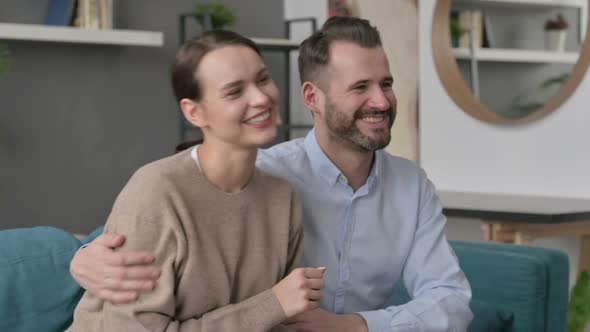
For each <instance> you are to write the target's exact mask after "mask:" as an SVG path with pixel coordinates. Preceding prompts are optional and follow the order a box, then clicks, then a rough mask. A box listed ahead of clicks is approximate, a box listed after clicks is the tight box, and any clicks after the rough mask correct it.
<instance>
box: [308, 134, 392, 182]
mask: <svg viewBox="0 0 590 332" xmlns="http://www.w3.org/2000/svg"><path fill="white" fill-rule="evenodd" d="M304 145H305V151H306V153H307V156H308V158H309V161H310V164H311V168H312V169H313V172H314V173H315V174H316V175H318V176H320V177H321V178H323V179H324V180H326V182H328V183H329V184H330V185H331V186H332V185H334V184H335V183H336V182H337V181H338V179H339V178H340V177H343V176H344V175H343V174H342V172H341V171H340V170H339V169H338V167H336V165H334V163H332V161H331V160H330V159H329V158H328V156H326V154H325V153H324V151H323V150H322V148H321V147H320V144H319V143H318V140H317V137H316V135H315V129H312V130H310V132H309V133H308V134H307V136H306V137H305V141H304ZM381 158H382V156H380V153H379V151H377V152H376V153H375V160H374V161H373V166H372V167H371V172H370V173H369V178H368V179H367V184H368V185H369V187H370V188H372V187H373V186H374V184H375V183H376V181H375V180H376V179H377V176H378V175H379V161H380V160H381Z"/></svg>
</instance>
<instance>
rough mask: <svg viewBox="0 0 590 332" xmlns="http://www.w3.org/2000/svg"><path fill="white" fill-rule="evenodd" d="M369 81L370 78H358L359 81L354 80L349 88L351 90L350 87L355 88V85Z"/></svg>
mask: <svg viewBox="0 0 590 332" xmlns="http://www.w3.org/2000/svg"><path fill="white" fill-rule="evenodd" d="M367 83H369V80H358V81H354V82H353V83H352V84H350V85H349V86H348V89H349V90H350V89H352V88H354V87H355V86H357V85H360V84H367Z"/></svg>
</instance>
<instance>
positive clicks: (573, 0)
mask: <svg viewBox="0 0 590 332" xmlns="http://www.w3.org/2000/svg"><path fill="white" fill-rule="evenodd" d="M585 1H586V0H455V1H453V4H457V5H477V6H510V7H515V6H520V7H554V8H562V7H573V8H585V7H586V4H585Z"/></svg>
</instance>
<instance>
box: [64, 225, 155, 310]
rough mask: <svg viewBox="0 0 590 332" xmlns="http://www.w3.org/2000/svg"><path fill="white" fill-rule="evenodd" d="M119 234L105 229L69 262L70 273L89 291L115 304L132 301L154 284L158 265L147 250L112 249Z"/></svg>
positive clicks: (120, 241) (120, 238) (119, 243)
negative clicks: (105, 231) (104, 231)
mask: <svg viewBox="0 0 590 332" xmlns="http://www.w3.org/2000/svg"><path fill="white" fill-rule="evenodd" d="M124 242H125V238H124V237H123V236H122V235H117V234H108V233H104V234H102V235H100V236H99V237H97V238H96V239H95V240H94V241H92V242H91V243H90V244H89V245H88V246H87V247H86V248H84V249H80V250H78V252H77V253H76V255H75V256H74V258H73V259H72V262H71V263H70V273H71V274H72V277H74V279H75V280H76V281H77V282H78V283H79V284H80V285H81V286H82V287H84V288H85V289H86V290H88V291H89V292H90V293H91V294H92V295H94V296H96V297H98V298H99V299H101V300H103V301H108V302H111V303H114V304H121V303H129V302H133V301H135V300H136V299H137V298H138V297H139V294H140V293H141V292H146V291H150V290H152V289H153V288H154V286H155V284H156V281H157V280H158V278H159V277H160V269H159V268H158V267H156V266H155V265H154V264H153V263H154V256H153V255H151V254H150V253H148V252H138V251H118V252H115V251H113V249H114V248H117V247H120V246H122V245H123V243H124Z"/></svg>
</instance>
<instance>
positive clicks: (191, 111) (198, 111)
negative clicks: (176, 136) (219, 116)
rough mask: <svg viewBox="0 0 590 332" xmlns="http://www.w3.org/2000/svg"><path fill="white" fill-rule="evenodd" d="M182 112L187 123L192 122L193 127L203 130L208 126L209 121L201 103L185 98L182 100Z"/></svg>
mask: <svg viewBox="0 0 590 332" xmlns="http://www.w3.org/2000/svg"><path fill="white" fill-rule="evenodd" d="M180 110H181V111H182V114H183V115H184V118H185V119H186V121H188V122H190V123H191V124H192V125H193V126H197V127H199V128H203V127H205V126H206V125H207V121H206V119H205V116H204V114H203V113H204V112H203V106H202V105H201V104H200V103H198V102H196V101H194V100H191V99H188V98H183V99H181V100H180Z"/></svg>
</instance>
